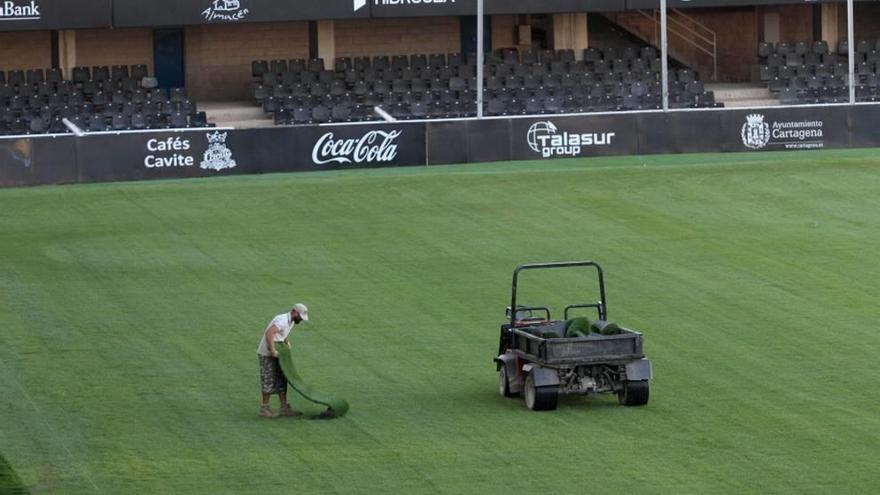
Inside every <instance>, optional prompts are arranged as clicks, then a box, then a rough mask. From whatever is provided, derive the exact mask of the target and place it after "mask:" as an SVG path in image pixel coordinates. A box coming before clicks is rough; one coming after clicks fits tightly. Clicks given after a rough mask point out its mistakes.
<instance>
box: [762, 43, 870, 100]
mask: <svg viewBox="0 0 880 495" xmlns="http://www.w3.org/2000/svg"><path fill="white" fill-rule="evenodd" d="M837 50H838V53H834V52H830V51H829V48H828V43H827V42H825V41H815V42H812V43H807V42H799V43H785V42H781V43H777V44H775V45H773V44H770V43H761V44H760V45H759V46H758V58H759V61H760V65H759V66H758V76H759V78H760V80H761V81H762V82H764V83H766V84H767V85H768V88H769V89H770V91H771V92H772V93H773V94H774V95H776V96H777V97H778V98H779V101H780V102H781V103H782V104H784V105H796V104H811V103H845V102H848V101H849V90H848V81H849V63H848V60H847V57H848V52H849V44H848V43H847V42H846V41H841V42H840V43H839V44H838V47H837ZM855 59H856V66H855V77H856V79H855V82H856V98H857V100H858V101H878V98H880V40H862V41H859V42H858V43H857V44H856V51H855Z"/></svg>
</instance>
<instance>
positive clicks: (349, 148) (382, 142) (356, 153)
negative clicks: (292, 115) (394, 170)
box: [312, 130, 403, 165]
mask: <svg viewBox="0 0 880 495" xmlns="http://www.w3.org/2000/svg"><path fill="white" fill-rule="evenodd" d="M401 134H403V131H390V132H386V131H379V130H375V131H368V132H366V133H365V134H364V135H363V136H361V137H359V138H353V139H338V138H336V136H335V135H334V134H333V133H332V132H328V133H326V134H324V135H323V136H321V137H320V138H318V142H316V143H315V146H314V148H312V162H313V163H314V164H315V165H325V164H328V163H339V164H343V165H348V164H371V163H389V162H393V161H394V159H395V158H397V144H396V143H395V141H396V140H397V138H399V137H400V135H401Z"/></svg>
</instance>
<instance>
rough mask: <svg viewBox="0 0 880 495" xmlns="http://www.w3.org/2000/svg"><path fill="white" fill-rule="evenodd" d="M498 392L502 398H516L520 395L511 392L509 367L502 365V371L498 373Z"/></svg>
mask: <svg viewBox="0 0 880 495" xmlns="http://www.w3.org/2000/svg"><path fill="white" fill-rule="evenodd" d="M498 392H499V393H500V394H501V397H516V396H517V395H519V394H515V393H513V392H511V391H510V380H509V379H508V378H507V366H506V365H503V364H502V365H501V371H499V372H498Z"/></svg>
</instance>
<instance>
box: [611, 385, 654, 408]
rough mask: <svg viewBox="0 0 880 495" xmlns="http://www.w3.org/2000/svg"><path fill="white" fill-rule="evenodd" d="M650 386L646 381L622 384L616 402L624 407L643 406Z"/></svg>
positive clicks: (646, 401) (646, 400)
mask: <svg viewBox="0 0 880 495" xmlns="http://www.w3.org/2000/svg"><path fill="white" fill-rule="evenodd" d="M649 392H650V385H649V384H648V381H647V380H644V381H640V382H624V383H623V389H621V390H620V391H619V392H617V401H618V402H620V403H621V404H622V405H624V406H644V405H645V404H647V403H648V396H649V395H650V393H649Z"/></svg>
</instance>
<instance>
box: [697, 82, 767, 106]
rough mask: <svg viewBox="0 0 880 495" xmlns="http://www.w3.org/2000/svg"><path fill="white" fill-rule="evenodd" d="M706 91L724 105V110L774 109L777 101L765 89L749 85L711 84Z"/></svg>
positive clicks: (765, 87) (707, 85) (764, 87)
mask: <svg viewBox="0 0 880 495" xmlns="http://www.w3.org/2000/svg"><path fill="white" fill-rule="evenodd" d="M706 89H707V90H710V91H712V92H714V93H715V101H718V102H721V103H724V106H725V108H739V107H775V106H779V105H780V103H779V100H778V99H776V98H775V97H774V96H773V93H771V92H770V90H769V89H767V86H761V85H756V84H749V83H712V84H706Z"/></svg>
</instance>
